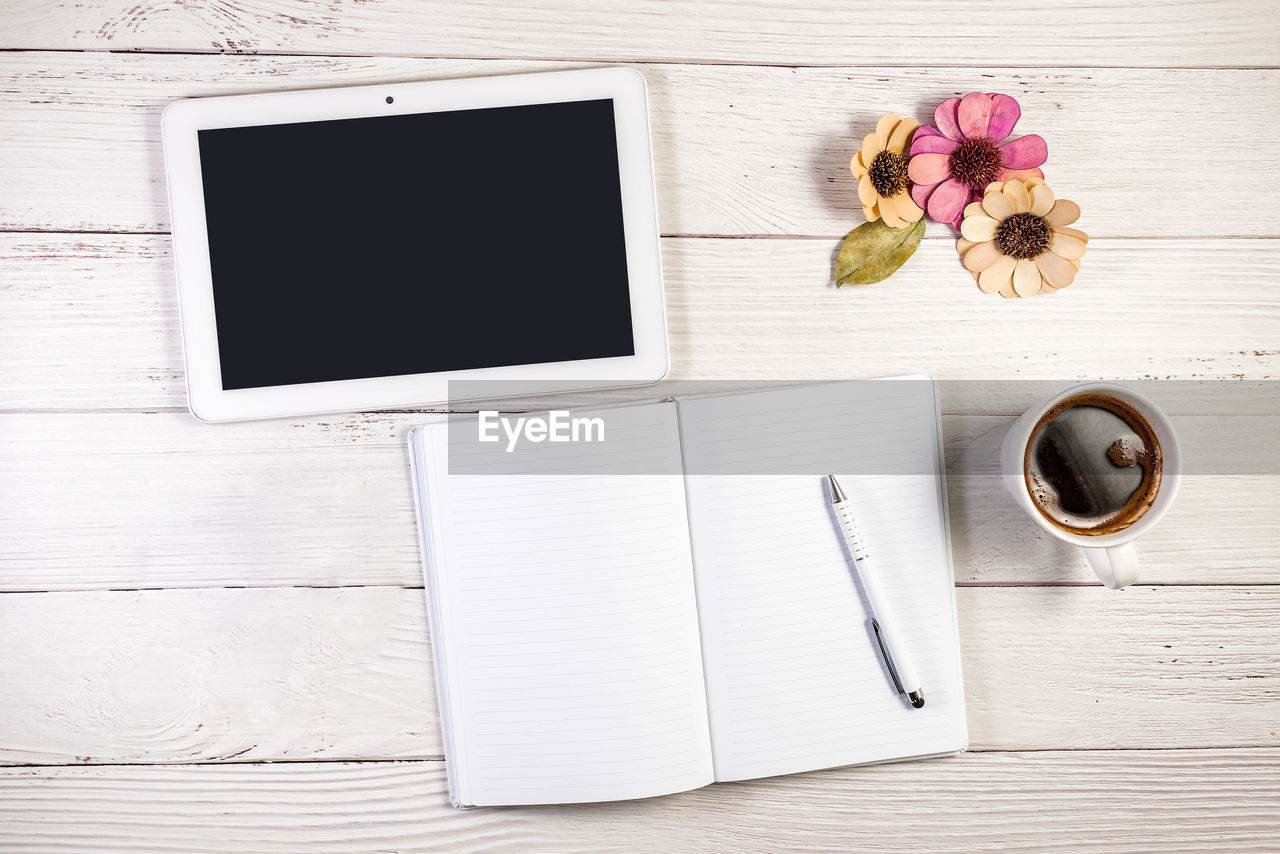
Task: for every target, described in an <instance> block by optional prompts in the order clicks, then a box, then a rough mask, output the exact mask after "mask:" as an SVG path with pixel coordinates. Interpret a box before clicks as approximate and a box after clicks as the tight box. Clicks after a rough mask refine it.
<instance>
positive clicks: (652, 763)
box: [415, 403, 713, 805]
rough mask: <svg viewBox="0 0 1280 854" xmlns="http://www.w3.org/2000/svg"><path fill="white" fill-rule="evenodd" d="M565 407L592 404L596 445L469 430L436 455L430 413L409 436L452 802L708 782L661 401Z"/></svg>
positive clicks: (687, 582) (555, 797)
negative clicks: (602, 426) (462, 442)
mask: <svg viewBox="0 0 1280 854" xmlns="http://www.w3.org/2000/svg"><path fill="white" fill-rule="evenodd" d="M574 414H575V415H579V414H582V415H587V414H590V415H604V416H605V417H606V439H607V441H606V442H605V443H603V444H597V445H589V444H585V443H579V444H560V445H551V444H545V443H544V444H539V445H529V444H527V443H526V444H525V445H523V446H522V447H521V448H518V449H517V450H516V451H515V453H513V454H506V453H504V452H503V450H502V446H486V449H485V450H484V451H479V446H476V445H474V444H473V445H472V446H471V448H470V450H467V449H464V448H460V447H455V448H454V449H453V452H452V454H453V456H452V459H450V451H449V448H448V438H449V431H448V430H447V429H446V425H433V426H430V427H427V428H422V429H421V430H419V431H417V432H416V433H415V444H416V450H415V455H416V457H417V459H416V460H415V472H416V476H417V477H418V487H419V490H420V495H422V494H425V497H426V501H425V504H426V505H427V507H426V508H425V514H426V516H427V518H426V519H425V520H422V521H423V522H424V524H425V526H426V527H425V531H426V532H427V534H428V536H427V537H426V540H427V542H426V546H425V550H426V551H427V563H428V571H427V574H428V586H429V596H431V597H433V601H432V608H433V610H432V620H433V622H432V630H433V645H434V649H435V654H436V656H437V662H438V664H437V666H438V667H439V668H440V671H439V680H438V681H439V682H441V683H443V684H442V705H443V707H444V710H445V717H446V720H445V733H446V741H447V746H448V749H449V755H448V759H449V773H450V776H451V780H450V782H451V788H452V789H453V791H454V792H455V795H454V797H455V800H456V801H458V802H460V803H462V804H468V805H496V804H535V803H572V802H582V801H602V800H619V799H624V798H638V797H648V796H652V795H659V794H666V793H669V792H674V791H683V790H687V789H691V788H696V787H698V786H702V785H706V784H707V783H709V782H711V781H712V779H713V775H712V768H711V747H710V737H709V734H708V724H707V709H706V697H705V693H704V683H703V679H702V666H701V663H702V662H701V653H700V649H699V643H698V626H697V612H696V607H695V596H694V590H693V579H692V566H691V562H690V553H689V534H688V523H687V519H686V515H685V500H684V490H683V484H682V482H681V478H680V477H679V475H678V474H677V472H679V470H680V449H679V436H678V430H677V427H676V418H675V407H674V404H671V403H660V404H646V405H641V406H629V407H617V408H610V409H608V410H599V411H597V412H594V413H578V412H575V413H574ZM472 423H473V424H474V422H472ZM472 429H474V428H472ZM489 449H496V450H493V451H490V450H489ZM468 454H470V456H468ZM451 462H452V468H450V463H451ZM460 469H463V470H465V471H468V472H482V471H487V472H491V473H488V474H476V473H470V474H459V473H458V472H459V470H460ZM449 471H452V472H453V474H447V473H446V472H449ZM586 471H593V472H596V473H593V474H583V473H578V472H586ZM646 471H652V472H656V473H655V474H639V473H637V472H646ZM610 472H612V473H610Z"/></svg>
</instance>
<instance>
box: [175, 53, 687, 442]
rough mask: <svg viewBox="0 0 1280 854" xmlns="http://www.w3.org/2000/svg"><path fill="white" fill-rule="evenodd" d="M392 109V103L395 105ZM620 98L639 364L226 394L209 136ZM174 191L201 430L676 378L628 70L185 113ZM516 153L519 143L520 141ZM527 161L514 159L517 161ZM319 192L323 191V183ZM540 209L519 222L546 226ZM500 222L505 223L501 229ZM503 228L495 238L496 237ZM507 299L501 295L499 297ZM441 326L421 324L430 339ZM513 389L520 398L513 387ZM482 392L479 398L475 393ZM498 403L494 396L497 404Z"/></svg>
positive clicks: (181, 107) (625, 360) (254, 98)
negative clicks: (212, 259) (455, 383)
mask: <svg viewBox="0 0 1280 854" xmlns="http://www.w3.org/2000/svg"><path fill="white" fill-rule="evenodd" d="M388 98H390V99H391V101H392V102H391V103H388V102H387V101H388ZM602 98H611V99H612V100H613V103H614V123H615V126H616V129H617V143H618V164H619V178H620V182H621V188H622V213H623V231H624V235H625V239H626V252H627V275H628V283H629V286H630V291H631V319H632V331H633V334H634V339H635V355H633V356H620V357H613V358H606V359H589V360H581V361H573V362H550V363H542V364H533V365H512V366H502V367H494V368H482V369H475V370H465V371H443V372H437V373H427V374H413V375H406V376H396V377H376V378H372V379H355V380H337V381H332V382H321V383H306V384H301V385H286V386H269V387H263V388H249V389H233V390H225V389H223V388H222V379H221V369H220V363H219V358H218V338H217V327H216V318H215V315H214V300H213V281H212V276H211V273H210V265H209V240H208V232H207V229H206V223H205V207H204V191H203V183H202V180H201V174H200V151H199V144H198V138H197V132H198V131H200V130H205V129H211V128H225V127H249V126H254V125H274V124H289V123H293V122H311V121H324V120H328V119H350V118H365V117H370V116H387V115H401V114H410V113H427V112H440V111H447V110H467V109H477V108H485V107H506V106H519V105H526V104H547V103H559V102H567V101H585V100H596V99H602ZM161 126H162V136H163V141H164V155H165V164H166V170H167V173H168V179H169V209H170V211H171V215H172V229H173V257H174V265H175V267H176V271H177V277H178V295H179V306H180V309H181V312H180V313H181V323H182V339H183V349H184V351H185V356H186V366H187V400H188V404H189V405H190V407H191V412H192V414H194V415H195V416H196V417H197V418H199V419H201V420H202V421H232V420H241V419H249V418H271V417H279V416H287V415H304V414H314V413H322V412H341V411H367V410H370V409H385V408H398V407H411V406H419V405H423V406H425V405H433V404H441V403H445V402H447V401H449V385H448V384H449V382H450V381H451V380H467V381H476V380H485V381H486V382H485V383H483V384H482V387H483V388H484V389H485V390H486V396H491V397H497V396H502V395H505V394H508V393H512V394H521V395H524V394H529V393H530V391H531V384H532V387H535V388H536V389H537V391H539V392H548V393H549V392H554V391H564V390H568V389H571V388H572V389H575V390H580V389H587V388H605V387H619V386H630V385H644V384H648V383H653V382H657V381H658V380H660V379H662V378H663V376H665V375H666V372H667V366H668V356H667V335H666V317H665V310H664V305H663V298H662V268H661V258H660V254H659V231H658V215H657V208H656V204H655V201H654V180H653V159H652V155H651V153H650V149H649V115H648V107H647V98H646V90H645V82H644V78H643V77H642V76H641V75H640V74H639V73H638V72H636V71H634V70H632V69H629V68H617V67H614V68H593V69H586V70H578V71H555V72H545V73H538V74H513V75H508V76H503V77H477V78H469V79H455V80H439V81H426V82H416V83H391V84H386V85H377V86H352V87H347V88H340V89H314V90H306V91H296V92H279V93H270V94H260V95H235V96H230V97H219V98H201V99H194V100H187V101H177V102H175V103H173V104H170V105H169V106H168V107H167V108H166V109H165V111H164V116H163V118H162V120H161ZM512 144H513V145H515V146H518V145H519V140H513V143H512ZM517 155H518V152H513V157H515V156H517ZM317 180H323V176H318V177H317ZM536 215H537V210H536V203H535V204H534V205H533V206H532V207H527V206H523V205H522V207H521V210H520V211H519V216H536ZM495 222H496V218H495ZM495 227H496V226H495ZM496 292H497V293H500V291H496ZM440 322H441V321H440V320H439V319H433V318H423V327H422V331H423V334H424V335H430V334H432V330H433V327H434V325H435V324H438V323H440ZM508 382H509V383H511V386H510V392H508V391H507V390H506V388H505V387H504V383H508ZM471 387H472V388H476V387H481V386H478V385H476V384H474V383H472V384H471ZM488 392H492V394H488Z"/></svg>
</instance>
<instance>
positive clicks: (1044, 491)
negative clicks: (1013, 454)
mask: <svg viewBox="0 0 1280 854" xmlns="http://www.w3.org/2000/svg"><path fill="white" fill-rule="evenodd" d="M1160 470H1161V454H1160V444H1159V442H1158V441H1157V440H1156V436H1155V432H1154V431H1153V430H1152V429H1151V425H1150V424H1148V423H1147V421H1146V419H1145V418H1143V417H1142V415H1141V414H1140V413H1139V412H1138V411H1137V410H1136V409H1134V408H1133V407H1132V406H1130V405H1129V404H1128V403H1125V402H1124V401H1122V400H1119V399H1117V398H1114V397H1110V396H1108V395H1102V394H1081V395H1076V396H1075V397H1070V398H1067V399H1066V400H1064V401H1062V402H1060V403H1058V404H1057V405H1056V406H1054V407H1053V408H1052V409H1050V410H1049V411H1048V412H1046V413H1045V414H1044V416H1043V417H1042V418H1041V419H1040V421H1039V422H1038V423H1037V424H1036V426H1035V429H1034V430H1032V431H1031V439H1030V441H1029V442H1028V443H1027V452H1026V457H1025V459H1024V463H1023V471H1024V473H1025V475H1026V481H1027V489H1028V490H1029V491H1030V493H1031V499H1032V501H1034V502H1035V505H1036V507H1037V508H1038V509H1039V510H1040V512H1041V513H1042V514H1043V515H1044V516H1045V518H1047V519H1048V520H1049V521H1050V522H1052V523H1053V524H1054V525H1056V526H1058V527H1059V528H1062V529H1064V530H1067V531H1071V532H1072V533H1076V534H1092V535H1100V534H1110V533H1113V532H1115V531H1119V530H1122V529H1124V528H1127V527H1129V526H1130V525H1132V524H1133V523H1134V522H1136V521H1137V520H1138V519H1139V518H1140V517H1141V516H1142V515H1143V514H1144V513H1146V512H1147V510H1148V509H1149V508H1150V507H1151V503H1152V501H1154V500H1155V495H1156V492H1157V491H1158V490H1159V488H1160Z"/></svg>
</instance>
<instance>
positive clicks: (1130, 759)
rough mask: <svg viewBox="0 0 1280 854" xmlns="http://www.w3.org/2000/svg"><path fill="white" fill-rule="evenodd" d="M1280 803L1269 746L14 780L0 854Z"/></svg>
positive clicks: (914, 841)
mask: <svg viewBox="0 0 1280 854" xmlns="http://www.w3.org/2000/svg"><path fill="white" fill-rule="evenodd" d="M1277 798H1280V751H1278V750H1274V749H1272V750H1263V749H1253V750H1196V751H1150V752H1141V751H1097V752H1088V753H1056V752H1046V753H1009V754H985V755H978V754H968V755H965V756H959V757H955V758H951V759H943V760H937V761H934V762H924V763H919V762H917V763H903V764H898V765H880V766H874V767H869V768H850V769H843V770H837V771H821V772H817V773H813V774H801V775H798V776H794V777H785V778H781V779H777V780H771V781H767V782H748V783H727V784H720V785H715V786H710V787H708V788H704V789H699V790H696V791H693V792H686V793H683V794H678V795H671V796H669V797H665V798H655V799H650V800H642V801H627V802H621V803H613V804H592V805H590V806H560V807H512V808H506V809H501V808H499V809H477V810H467V811H462V810H455V809H453V808H452V807H450V806H448V805H447V804H446V799H445V782H444V773H443V769H442V767H441V763H438V762H394V763H391V762H388V763H336V762H334V763H322V764H308V763H290V764H287V765H224V766H208V765H205V766H169V767H162V766H152V767H137V766H124V767H121V766H115V767H111V766H108V767H96V768H13V769H5V770H0V816H3V821H0V849H4V850H12V851H23V852H30V854H38V852H55V851H65V850H67V848H68V847H72V848H74V849H75V850H77V851H83V852H98V851H129V852H132V851H137V850H139V849H145V850H147V851H156V852H170V854H178V852H206V854H222V852H230V851H255V852H297V851H309V852H326V854H339V853H340V852H351V854H355V852H369V851H398V852H401V853H402V854H409V852H431V851H449V852H456V854H466V852H543V851H545V852H557V854H568V852H599V851H620V850H647V851H655V850H660V851H664V852H708V851H738V852H776V851H836V850H838V851H877V852H938V853H939V854H941V852H956V854H975V852H997V853H998V854H1003V852H1008V851H1032V850H1034V851H1040V852H1056V853H1057V854H1114V852H1116V851H1123V852H1126V854H1169V852H1201V854H1208V852H1220V851H1224V850H1234V851H1270V850H1274V848H1275V843H1276V841H1277V839H1280V815H1278V814H1277V812H1276V811H1275V810H1274V809H1273V808H1271V805H1272V804H1274V803H1275V801H1276V800H1277ZM726 802H732V803H733V804H734V805H735V812H734V816H733V819H732V821H728V820H726V815H725V812H726V810H725V805H726Z"/></svg>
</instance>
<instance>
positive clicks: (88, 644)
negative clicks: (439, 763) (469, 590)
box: [0, 586, 1280, 764]
mask: <svg viewBox="0 0 1280 854" xmlns="http://www.w3.org/2000/svg"><path fill="white" fill-rule="evenodd" d="M957 597H958V602H957V605H958V610H959V613H960V644H961V654H962V658H963V664H964V676H965V688H966V691H965V693H966V697H967V699H968V704H969V730H970V744H971V747H972V748H973V749H975V750H1028V749H1092V748H1110V747H1121V746H1123V747H1128V748H1182V747H1267V746H1272V747H1274V746H1280V742H1277V740H1276V738H1275V736H1273V735H1272V732H1273V731H1275V729H1276V725H1277V721H1278V717H1277V716H1280V649H1278V648H1277V647H1276V645H1275V625H1276V621H1277V619H1280V587H1274V586H1273V587H1245V588H1232V587H1154V588H1130V589H1129V590H1126V591H1125V592H1123V593H1116V592H1114V591H1109V590H1104V589H1102V588H1100V587H1075V588H1062V587H1031V588H1013V587H981V588H961V589H959V590H958V591H957ZM425 618H426V611H425V608H424V607H423V603H422V591H420V590H404V589H399V588H391V587H368V588H337V589H328V590H318V589H310V588H287V589H284V588H277V589H268V590H262V589H220V590H155V591H142V592H99V593H39V594H35V593H33V594H23V593H11V594H6V595H3V596H0V649H5V650H9V651H13V652H12V653H11V654H6V655H5V656H3V657H0V692H2V694H3V696H4V697H5V702H6V706H7V707H8V708H11V709H15V710H16V709H21V710H22V713H21V714H7V715H4V716H0V764H32V763H40V764H49V763H57V764H63V763H70V764H74V763H117V762H125V763H186V762H222V761H237V762H248V761H273V760H305V759H319V758H325V759H385V758H434V757H439V756H440V755H441V751H442V747H441V743H440V735H439V730H438V724H437V711H436V699H435V695H434V690H433V682H432V679H431V677H430V673H431V658H430V647H429V644H428V632H427V627H426V625H425ZM885 690H891V688H890V685H889V683H888V680H887V678H886V684H885Z"/></svg>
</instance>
